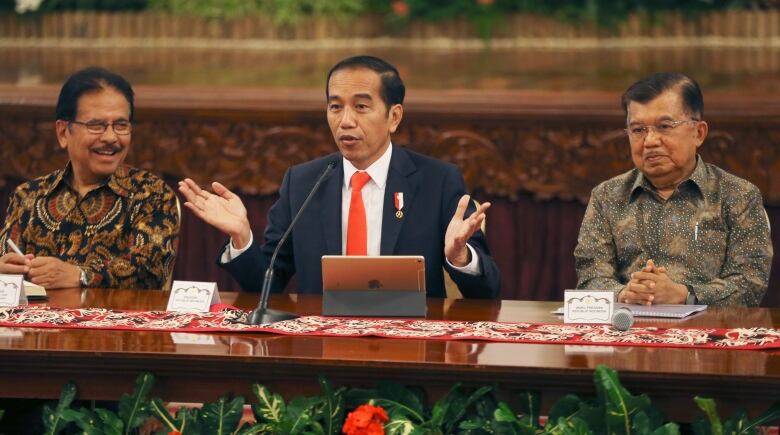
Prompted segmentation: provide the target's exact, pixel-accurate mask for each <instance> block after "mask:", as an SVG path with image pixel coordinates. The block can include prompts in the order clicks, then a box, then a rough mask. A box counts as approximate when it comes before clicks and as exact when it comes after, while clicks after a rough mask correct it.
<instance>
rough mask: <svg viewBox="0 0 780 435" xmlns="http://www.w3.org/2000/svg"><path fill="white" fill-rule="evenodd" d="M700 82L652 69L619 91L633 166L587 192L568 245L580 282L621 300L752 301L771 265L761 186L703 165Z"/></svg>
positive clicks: (757, 298) (760, 294) (762, 288)
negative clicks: (585, 204)
mask: <svg viewBox="0 0 780 435" xmlns="http://www.w3.org/2000/svg"><path fill="white" fill-rule="evenodd" d="M703 107H704V102H703V98H702V94H701V90H700V89H699V86H698V84H697V83H696V82H695V81H694V80H693V79H691V78H689V77H687V76H685V75H683V74H676V73H659V74H654V75H652V76H649V77H647V78H645V79H642V80H640V81H639V82H637V83H635V84H634V85H632V86H631V87H630V88H628V90H627V91H626V93H625V94H624V95H623V109H624V110H625V113H626V121H627V124H628V128H627V129H626V132H627V133H628V138H629V142H630V145H631V157H632V160H633V162H634V165H635V166H636V168H635V169H633V170H631V171H629V172H627V173H625V174H622V175H619V176H617V177H615V178H612V179H610V180H607V181H605V182H603V183H601V184H600V185H599V186H597V187H596V188H595V189H593V193H592V194H591V198H590V203H589V204H588V208H587V211H586V212H585V217H584V219H583V221H582V227H581V228H580V235H579V240H578V244H577V248H576V249H575V250H574V256H575V264H576V267H577V276H578V283H577V287H578V288H589V289H609V290H613V291H615V293H616V294H617V299H618V300H619V301H621V302H628V303H636V304H683V303H689V304H691V303H700V304H707V305H741V306H758V305H759V304H760V303H761V299H762V298H763V297H764V293H765V292H766V288H767V283H768V281H769V271H770V268H771V264H772V242H771V239H770V237H769V222H768V219H767V215H766V211H765V210H764V207H763V202H762V198H761V192H759V190H758V188H757V187H756V186H754V185H753V184H751V183H750V182H748V181H746V180H743V179H741V178H738V177H736V176H734V175H732V174H729V173H728V172H725V171H723V170H722V169H720V168H718V167H716V166H714V165H711V164H708V163H705V162H704V161H702V159H701V157H699V156H698V155H697V152H696V150H697V149H698V147H699V146H701V144H702V143H703V142H704V139H705V137H706V136H707V131H708V126H707V123H706V122H704V121H702V119H701V117H702V114H703Z"/></svg>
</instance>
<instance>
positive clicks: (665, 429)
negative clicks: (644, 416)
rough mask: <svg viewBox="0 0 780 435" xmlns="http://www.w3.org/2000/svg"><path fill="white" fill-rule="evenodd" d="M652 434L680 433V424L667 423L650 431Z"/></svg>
mask: <svg viewBox="0 0 780 435" xmlns="http://www.w3.org/2000/svg"><path fill="white" fill-rule="evenodd" d="M650 435H680V426H677V424H676V423H666V424H665V425H662V426H659V427H657V428H656V429H655V430H654V431H652V432H650Z"/></svg>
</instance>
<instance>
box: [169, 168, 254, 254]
mask: <svg viewBox="0 0 780 435" xmlns="http://www.w3.org/2000/svg"><path fill="white" fill-rule="evenodd" d="M211 187H212V188H213V189H214V193H210V192H209V191H207V190H204V189H201V188H200V186H198V185H197V184H196V183H195V182H194V181H192V180H191V179H189V178H186V179H184V180H183V181H180V182H179V192H181V194H182V195H183V196H184V199H185V200H186V202H185V203H184V206H185V207H187V208H188V209H190V210H192V212H193V213H194V214H195V215H196V216H197V217H199V218H200V219H203V221H204V222H206V223H207V224H209V225H211V226H213V227H214V228H216V229H218V230H220V231H222V232H223V233H225V234H227V235H228V236H230V237H232V238H233V239H234V240H235V239H243V238H244V237H243V236H244V235H248V233H249V220H248V219H247V214H246V207H244V203H243V202H241V198H239V197H238V195H236V194H234V193H233V192H231V191H230V190H228V189H227V188H226V187H225V186H223V185H222V184H220V183H217V182H214V183H212V184H211Z"/></svg>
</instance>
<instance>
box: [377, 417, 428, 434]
mask: <svg viewBox="0 0 780 435" xmlns="http://www.w3.org/2000/svg"><path fill="white" fill-rule="evenodd" d="M424 433H425V431H423V430H422V428H420V427H418V426H417V425H415V424H414V423H413V422H412V421H411V420H409V418H407V417H406V416H404V415H400V416H398V417H395V418H392V419H391V420H390V421H389V422H387V423H386V424H385V435H417V434H424Z"/></svg>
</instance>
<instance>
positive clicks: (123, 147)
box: [0, 67, 179, 289]
mask: <svg viewBox="0 0 780 435" xmlns="http://www.w3.org/2000/svg"><path fill="white" fill-rule="evenodd" d="M56 114H57V121H56V122H55V129H56V133H57V140H58V142H59V145H60V147H61V148H63V149H65V150H67V152H68V157H69V159H70V161H69V162H68V164H67V165H66V166H65V168H63V169H61V170H58V171H55V172H53V173H51V174H48V175H45V176H43V177H40V178H37V179H35V180H32V181H29V182H27V183H24V184H22V185H21V186H19V187H18V188H17V189H16V191H15V192H14V194H13V196H12V197H11V201H10V205H9V207H8V214H7V215H6V220H5V225H4V226H3V229H2V231H0V253H2V254H3V255H2V257H0V273H4V274H24V275H25V278H26V279H29V280H30V281H32V282H33V283H35V284H39V285H42V286H44V287H46V288H64V287H78V286H84V287H122V288H148V289H158V288H162V287H163V286H164V285H165V283H166V280H167V279H168V278H169V277H170V275H171V273H172V269H173V262H174V259H175V257H176V245H177V238H178V233H179V213H178V210H177V205H176V197H175V194H174V192H173V190H172V189H171V188H170V187H168V186H167V185H166V184H165V183H164V182H163V181H162V180H161V179H159V178H158V177H156V176H154V175H152V174H150V173H149V172H146V171H143V170H140V169H135V168H130V167H128V166H125V165H124V160H125V157H126V156H127V152H128V149H129V148H130V136H131V130H132V120H133V90H132V88H131V86H130V84H129V83H128V82H127V81H126V80H125V79H124V78H122V77H121V76H119V75H117V74H114V73H112V72H110V71H107V70H105V69H102V68H96V67H91V68H87V69H84V70H81V71H79V72H76V73H75V74H73V75H72V76H71V77H70V78H69V79H68V80H67V81H66V82H65V84H64V85H63V87H62V90H61V91H60V96H59V99H58V101H57V113H56ZM9 239H10V240H12V241H13V242H15V243H16V245H18V247H19V249H20V250H21V251H22V252H23V253H24V254H25V255H23V256H22V255H19V254H16V253H14V252H13V251H12V250H11V249H9V248H8V244H7V240H9Z"/></svg>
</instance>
